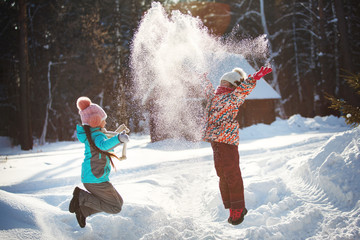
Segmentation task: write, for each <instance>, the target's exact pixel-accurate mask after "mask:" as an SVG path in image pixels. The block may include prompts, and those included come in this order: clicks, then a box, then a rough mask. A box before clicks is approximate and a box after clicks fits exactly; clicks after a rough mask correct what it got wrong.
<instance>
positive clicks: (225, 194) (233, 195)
mask: <svg viewBox="0 0 360 240" xmlns="http://www.w3.org/2000/svg"><path fill="white" fill-rule="evenodd" d="M211 147H212V149H213V152H214V164H215V169H216V173H217V175H218V176H219V178H220V179H219V180H220V181H219V187H220V193H221V198H222V201H223V203H224V206H225V208H226V209H228V208H232V209H240V208H245V199H244V184H243V179H242V176H241V171H240V166H239V151H238V146H237V145H230V144H226V143H219V142H211Z"/></svg>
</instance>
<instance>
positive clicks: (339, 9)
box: [335, 0, 353, 72]
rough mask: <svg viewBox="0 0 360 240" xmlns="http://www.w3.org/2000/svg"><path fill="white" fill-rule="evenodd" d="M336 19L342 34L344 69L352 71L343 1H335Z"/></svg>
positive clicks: (341, 48) (341, 45)
mask: <svg viewBox="0 0 360 240" xmlns="http://www.w3.org/2000/svg"><path fill="white" fill-rule="evenodd" d="M335 9H336V17H337V20H338V24H337V25H338V28H339V32H340V51H341V56H342V59H343V62H344V64H343V66H342V67H343V68H344V69H346V70H348V71H350V72H351V71H352V68H353V67H352V61H351V53H350V48H349V46H350V44H349V39H348V31H347V26H346V20H345V13H344V5H343V3H342V1H341V0H335Z"/></svg>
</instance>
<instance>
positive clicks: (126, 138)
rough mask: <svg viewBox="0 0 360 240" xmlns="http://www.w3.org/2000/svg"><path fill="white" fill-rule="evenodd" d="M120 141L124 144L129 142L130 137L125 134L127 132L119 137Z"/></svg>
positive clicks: (123, 132)
mask: <svg viewBox="0 0 360 240" xmlns="http://www.w3.org/2000/svg"><path fill="white" fill-rule="evenodd" d="M118 138H119V141H120V142H122V143H127V142H129V140H130V139H129V136H128V135H127V134H126V133H125V130H124V131H122V132H121V133H120V134H119V135H118Z"/></svg>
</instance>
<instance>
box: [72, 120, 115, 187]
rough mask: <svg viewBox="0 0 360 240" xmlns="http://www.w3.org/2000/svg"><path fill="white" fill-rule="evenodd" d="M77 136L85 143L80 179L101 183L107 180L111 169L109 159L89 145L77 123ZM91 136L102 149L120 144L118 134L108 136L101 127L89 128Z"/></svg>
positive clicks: (86, 181)
mask: <svg viewBox="0 0 360 240" xmlns="http://www.w3.org/2000/svg"><path fill="white" fill-rule="evenodd" d="M76 131H77V138H78V139H79V141H80V142H82V143H84V144H85V154H84V155H85V158H84V162H83V163H82V168H81V181H82V182H83V183H102V182H108V181H109V175H110V171H111V164H110V159H109V158H108V157H107V156H106V155H103V154H101V153H99V152H98V151H96V150H95V149H92V148H91V147H90V144H89V142H88V140H87V137H86V133H85V129H84V128H83V126H80V125H77V126H76ZM90 131H91V138H92V139H93V141H94V143H95V145H96V146H97V147H98V148H100V149H101V150H103V151H107V152H108V151H113V149H114V148H115V147H117V146H119V145H120V143H121V142H120V140H119V137H118V135H116V136H114V137H112V138H108V137H107V136H106V135H105V134H104V133H103V132H101V129H100V128H99V127H98V128H90Z"/></svg>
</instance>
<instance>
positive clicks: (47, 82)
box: [0, 0, 360, 149]
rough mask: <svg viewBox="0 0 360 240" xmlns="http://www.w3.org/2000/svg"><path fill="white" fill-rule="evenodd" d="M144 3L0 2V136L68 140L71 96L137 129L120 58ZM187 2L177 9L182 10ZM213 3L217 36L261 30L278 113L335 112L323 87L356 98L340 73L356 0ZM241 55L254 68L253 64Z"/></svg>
mask: <svg viewBox="0 0 360 240" xmlns="http://www.w3.org/2000/svg"><path fill="white" fill-rule="evenodd" d="M152 2H153V1H149V0H141V1H140V0H101V1H100V0H92V1H88V0H77V1H68V0H52V1H46V0H19V1H15V0H2V1H0V91H1V100H0V111H1V112H2V113H3V114H2V115H3V117H2V118H1V120H0V121H1V122H0V124H1V127H0V135H1V136H10V137H11V139H13V143H14V144H21V145H22V148H23V149H31V148H32V143H33V142H34V141H33V140H34V139H35V140H36V141H35V142H38V143H40V144H41V143H44V142H45V141H63V140H71V139H72V138H73V136H74V129H75V124H76V123H78V122H79V116H78V114H77V109H76V106H75V101H76V99H77V98H78V97H79V96H82V95H85V96H89V97H90V98H91V99H92V100H93V101H94V102H96V103H99V104H100V105H101V106H103V108H104V109H105V111H107V113H108V116H109V118H108V121H107V122H108V127H109V128H110V129H112V128H115V127H116V124H121V123H125V124H127V125H129V126H130V127H131V128H132V131H135V132H137V131H142V124H141V123H142V121H143V120H144V117H143V116H142V112H141V109H142V107H141V106H139V104H138V103H137V102H135V101H134V100H133V98H132V93H133V87H134V86H133V84H132V78H131V68H130V66H129V57H130V54H131V41H132V38H133V36H134V33H135V31H136V29H137V27H138V24H139V23H140V20H141V17H142V16H143V14H144V13H145V12H146V11H147V10H148V9H149V8H150V7H151V3H152ZM158 2H161V3H162V4H164V5H168V6H172V8H173V6H178V5H176V4H174V3H172V2H171V1H158ZM188 2H191V1H184V5H182V8H183V9H182V10H183V11H184V12H186V11H191V8H186V3H188ZM197 2H202V3H203V4H206V2H207V1H197ZM209 2H210V1H209ZM211 2H214V1H211ZM215 2H219V3H222V4H227V5H228V7H229V14H230V16H231V21H230V24H229V25H228V26H227V28H226V31H225V33H224V34H223V35H222V36H221V38H223V39H224V41H226V39H227V38H232V39H233V38H235V39H239V40H241V39H246V38H255V37H257V36H259V35H262V34H264V33H265V34H266V35H267V38H268V41H269V53H268V62H269V63H270V64H271V66H272V67H273V69H274V71H273V73H272V75H270V76H269V77H267V78H266V80H267V81H268V82H269V83H270V84H271V85H272V86H273V87H274V89H275V90H277V91H278V92H279V93H280V94H281V96H282V99H281V101H280V102H279V103H278V107H277V114H278V116H280V117H283V118H286V117H288V116H291V115H293V114H301V115H303V116H305V117H313V116H315V115H321V116H323V115H328V114H338V113H337V112H334V111H333V110H331V109H329V106H330V102H329V101H328V100H327V99H325V93H327V94H331V95H334V96H335V97H337V98H340V99H346V100H347V101H348V102H349V103H352V104H358V102H359V96H357V95H356V94H354V90H353V89H351V88H350V87H349V86H348V85H347V84H346V82H345V81H344V80H343V77H342V76H343V75H344V74H346V73H355V74H356V73H357V72H358V70H359V65H360V61H359V60H360V41H359V39H360V37H359V35H360V31H359V26H360V18H359V16H360V2H358V1H355V0H353V1H351V0H332V1H326V0H302V1H295V0H294V1H279V0H266V1H264V0H253V1H242V0H235V1H230V0H223V1H215ZM204 24H205V25H206V23H204ZM248 60H249V62H250V63H251V64H253V66H254V68H258V67H259V65H260V64H261V63H260V62H258V61H257V59H248Z"/></svg>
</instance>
